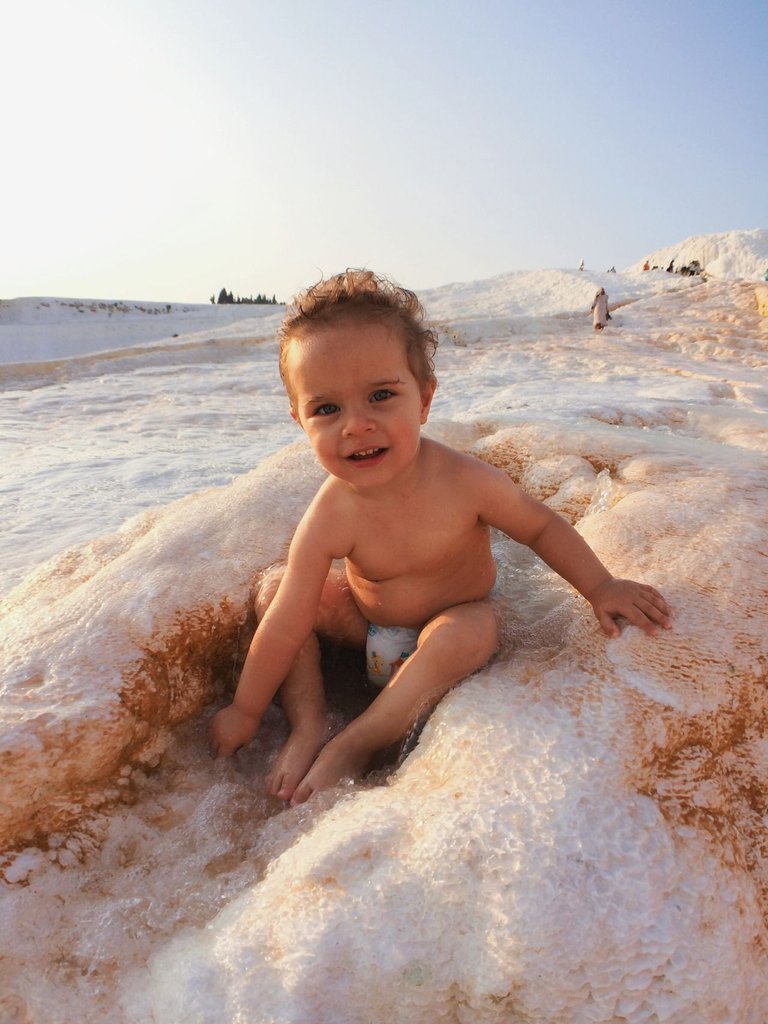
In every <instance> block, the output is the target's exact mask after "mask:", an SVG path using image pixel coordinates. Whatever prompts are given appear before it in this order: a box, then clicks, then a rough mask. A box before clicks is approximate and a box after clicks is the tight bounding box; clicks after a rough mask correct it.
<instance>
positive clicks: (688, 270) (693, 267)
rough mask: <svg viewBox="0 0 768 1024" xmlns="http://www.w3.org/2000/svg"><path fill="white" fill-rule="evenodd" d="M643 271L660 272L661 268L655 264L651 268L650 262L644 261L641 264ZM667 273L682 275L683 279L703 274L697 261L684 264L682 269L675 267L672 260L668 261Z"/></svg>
mask: <svg viewBox="0 0 768 1024" xmlns="http://www.w3.org/2000/svg"><path fill="white" fill-rule="evenodd" d="M643 270H661V267H660V266H658V265H657V264H654V265H653V266H651V264H650V262H649V261H648V260H646V261H645V263H644V264H643ZM667 273H668V274H682V276H683V277H698V276H699V275H700V274H703V273H704V271H703V269H702V266H701V264H700V263H699V261H698V260H691V261H690V263H686V264H685V265H684V266H682V267H675V261H674V259H671V260H670V261H669V266H668V267H667Z"/></svg>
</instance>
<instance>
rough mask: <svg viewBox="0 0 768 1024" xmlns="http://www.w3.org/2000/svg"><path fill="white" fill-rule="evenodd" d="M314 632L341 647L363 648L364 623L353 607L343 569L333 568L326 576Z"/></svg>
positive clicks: (364, 619) (358, 610)
mask: <svg viewBox="0 0 768 1024" xmlns="http://www.w3.org/2000/svg"><path fill="white" fill-rule="evenodd" d="M315 629H316V631H317V632H318V633H320V634H321V635H322V636H325V637H327V638H328V639H329V640H332V641H334V642H335V643H338V644H342V645H343V646H344V647H365V642H366V640H367V638H368V620H367V619H366V618H365V616H364V615H363V614H362V613H361V611H360V609H359V608H358V607H357V605H356V604H355V600H354V598H353V597H352V591H351V590H350V588H349V582H348V581H347V574H346V572H345V571H344V570H343V569H335V568H334V569H331V571H330V573H329V574H328V579H327V580H326V581H325V585H324V586H323V592H322V594H321V596H320V606H319V608H318V612H317V620H316V622H315Z"/></svg>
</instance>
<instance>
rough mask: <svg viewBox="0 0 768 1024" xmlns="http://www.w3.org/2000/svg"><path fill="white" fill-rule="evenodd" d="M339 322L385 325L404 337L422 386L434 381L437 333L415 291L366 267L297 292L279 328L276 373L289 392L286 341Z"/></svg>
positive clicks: (410, 359) (348, 271)
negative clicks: (277, 368) (278, 371)
mask: <svg viewBox="0 0 768 1024" xmlns="http://www.w3.org/2000/svg"><path fill="white" fill-rule="evenodd" d="M345 320H358V321H360V322H363V323H385V324H387V325H388V326H391V327H393V328H395V329H396V330H400V331H402V333H403V337H404V338H405V346H406V353H407V357H408V365H409V366H410V368H411V371H412V373H413V375H414V377H415V378H416V380H417V381H418V382H419V384H421V385H424V384H426V383H427V382H428V381H432V380H434V379H435V363H434V356H435V350H436V349H437V333H436V331H434V330H433V329H432V328H431V327H428V326H426V325H425V323H424V320H425V313H424V308H423V307H422V305H421V303H420V302H419V300H418V298H417V297H416V295H415V294H414V293H413V292H412V291H409V290H408V289H407V288H401V287H400V286H399V285H396V284H394V283H393V282H392V281H389V280H387V278H385V277H381V276H379V275H377V274H374V273H373V271H372V270H345V271H344V272H343V273H341V274H335V275H334V276H333V277H329V278H328V279H327V280H320V281H318V283H317V284H315V285H312V287H311V288H307V289H306V291H303V292H301V293H300V294H299V295H297V296H296V298H295V299H294V300H293V304H292V305H291V307H290V308H289V309H288V311H287V312H286V315H285V319H284V320H283V323H282V325H281V327H280V331H279V335H278V337H279V339H280V376H281V377H282V379H283V383H284V384H285V386H286V389H287V390H288V392H289V394H290V390H291V389H290V386H289V381H288V377H287V373H286V357H287V353H288V346H289V345H290V343H291V341H293V340H295V339H297V338H302V337H306V335H307V334H309V333H310V332H311V331H312V330H314V329H317V328H321V329H322V328H326V327H329V326H330V325H332V324H337V323H341V322H343V321H345Z"/></svg>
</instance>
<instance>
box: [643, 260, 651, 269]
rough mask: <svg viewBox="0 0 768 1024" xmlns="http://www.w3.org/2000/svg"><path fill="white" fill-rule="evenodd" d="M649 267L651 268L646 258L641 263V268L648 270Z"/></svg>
mask: <svg viewBox="0 0 768 1024" xmlns="http://www.w3.org/2000/svg"><path fill="white" fill-rule="evenodd" d="M650 269H651V264H650V263H649V262H648V260H646V261H645V263H644V264H643V270H650Z"/></svg>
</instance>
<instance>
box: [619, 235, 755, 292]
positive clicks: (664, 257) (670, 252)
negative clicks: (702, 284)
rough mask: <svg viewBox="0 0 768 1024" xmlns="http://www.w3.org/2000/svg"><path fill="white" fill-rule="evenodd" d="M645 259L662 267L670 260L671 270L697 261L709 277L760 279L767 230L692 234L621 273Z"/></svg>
mask: <svg viewBox="0 0 768 1024" xmlns="http://www.w3.org/2000/svg"><path fill="white" fill-rule="evenodd" d="M646 260H647V261H648V263H650V265H651V266H652V267H654V266H656V267H660V268H662V269H663V270H666V269H667V267H668V266H669V264H670V261H672V260H674V265H675V269H679V268H680V267H683V266H687V265H688V264H689V263H690V262H691V261H692V260H698V261H699V263H700V265H701V268H702V270H703V271H704V272H705V273H706V274H707V275H708V276H710V277H721V278H722V277H728V278H747V279H748V280H750V279H751V280H758V279H759V280H762V279H763V275H764V274H765V271H766V270H768V229H766V228H753V229H752V230H751V231H723V232H721V233H720V234H715V235H694V236H693V237H691V238H687V239H686V240H685V241H684V242H678V243H677V244H676V245H668V246H666V247H665V248H663V249H656V250H654V251H653V252H649V253H648V255H647V256H643V258H642V259H641V260H638V262H637V263H633V264H632V266H631V267H627V269H626V271H625V273H628V274H629V273H635V272H636V271H642V269H643V264H644V263H645V262H646Z"/></svg>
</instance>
